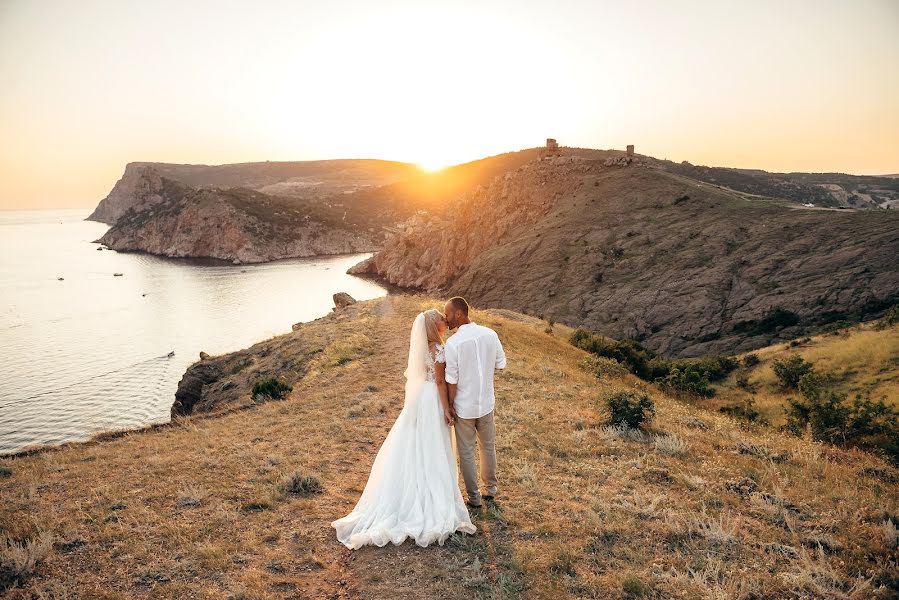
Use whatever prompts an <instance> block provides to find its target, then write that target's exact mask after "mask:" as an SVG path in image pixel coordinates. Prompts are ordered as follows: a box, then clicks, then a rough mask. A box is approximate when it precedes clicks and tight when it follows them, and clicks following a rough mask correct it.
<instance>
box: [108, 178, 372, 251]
mask: <svg viewBox="0 0 899 600" xmlns="http://www.w3.org/2000/svg"><path fill="white" fill-rule="evenodd" d="M134 176H135V179H134V181H132V182H131V185H132V190H133V194H134V198H133V204H132V206H130V207H129V208H128V210H127V211H126V212H125V213H124V214H123V215H121V216H120V217H119V218H118V220H117V221H116V223H115V224H114V225H113V226H112V227H111V228H110V229H109V231H107V232H106V234H104V235H103V237H102V238H100V239H99V240H98V242H99V243H101V244H105V245H106V246H108V247H109V248H112V249H113V250H118V251H126V252H127V251H142V252H148V253H150V254H157V255H160V256H168V257H208V258H217V259H222V260H228V261H232V262H235V263H258V262H266V261H270V260H276V259H281V258H293V257H304V256H318V255H324V254H344V253H355V252H368V251H371V250H373V249H376V248H377V247H378V245H379V243H380V240H378V239H377V237H376V236H375V235H374V234H373V233H372V232H370V231H367V230H362V231H360V230H359V229H358V228H357V229H356V230H353V229H351V228H349V227H346V226H345V225H343V223H341V222H338V221H336V219H335V218H333V216H331V217H329V216H328V215H317V214H316V213H315V209H314V208H311V209H310V208H309V207H308V206H307V207H302V206H298V205H296V204H295V203H294V202H293V201H292V200H291V199H285V198H280V197H275V196H269V195H266V194H262V193H260V192H255V191H253V190H248V189H219V188H195V187H192V186H188V185H185V184H182V183H180V182H177V181H174V180H171V179H167V178H165V177H162V176H161V175H160V174H159V172H158V171H157V170H156V169H154V168H153V167H147V166H145V167H142V168H141V169H139V170H138V171H136V173H135V175H134Z"/></svg>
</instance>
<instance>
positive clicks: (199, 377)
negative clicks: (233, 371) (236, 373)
mask: <svg viewBox="0 0 899 600" xmlns="http://www.w3.org/2000/svg"><path fill="white" fill-rule="evenodd" d="M224 374H225V373H224V371H223V370H222V368H221V366H220V365H218V364H215V363H212V362H208V361H205V360H204V361H203V362H199V363H196V364H194V365H192V366H191V367H190V368H189V369H188V370H187V371H186V372H185V373H184V376H183V377H181V381H179V382H178V389H177V390H176V391H175V403H174V404H173V405H172V418H175V417H178V416H184V415H189V414H191V413H193V412H194V408H195V407H196V406H197V404H200V403H201V401H202V400H203V388H205V387H206V386H207V385H211V384H214V383H215V382H217V381H218V380H219V379H221V378H222V377H223V376H224Z"/></svg>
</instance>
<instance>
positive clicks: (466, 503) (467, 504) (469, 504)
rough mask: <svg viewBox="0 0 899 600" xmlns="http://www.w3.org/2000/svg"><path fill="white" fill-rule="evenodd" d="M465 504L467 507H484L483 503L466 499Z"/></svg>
mask: <svg viewBox="0 0 899 600" xmlns="http://www.w3.org/2000/svg"><path fill="white" fill-rule="evenodd" d="M465 505H466V506H468V507H469V508H484V505H483V504H472V503H471V502H469V501H468V500H466V501H465Z"/></svg>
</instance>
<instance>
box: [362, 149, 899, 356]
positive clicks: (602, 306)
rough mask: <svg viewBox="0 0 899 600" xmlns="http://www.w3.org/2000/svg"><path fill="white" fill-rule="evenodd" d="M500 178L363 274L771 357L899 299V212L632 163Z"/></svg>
mask: <svg viewBox="0 0 899 600" xmlns="http://www.w3.org/2000/svg"><path fill="white" fill-rule="evenodd" d="M617 155H618V158H617V160H616V159H615V158H613V159H612V160H609V159H605V160H604V159H601V158H598V157H595V156H596V155H593V154H590V153H583V152H582V151H578V150H567V151H565V153H563V154H562V155H561V156H556V157H548V158H547V160H534V161H531V162H529V163H526V164H524V165H521V166H519V168H518V169H516V170H515V171H511V172H508V173H506V174H504V175H502V176H498V177H495V178H494V179H493V180H492V181H491V182H490V183H489V184H488V185H485V186H479V187H477V188H475V189H474V190H472V191H469V192H468V193H466V194H463V195H461V196H459V197H458V198H456V200H455V201H453V202H451V203H449V204H447V205H446V206H445V207H444V212H443V213H442V214H425V215H422V214H420V215H416V216H414V217H413V218H412V219H410V220H409V221H408V222H407V223H405V224H404V226H403V228H402V229H403V234H402V235H399V236H395V237H392V238H390V239H388V240H387V242H386V244H385V247H384V250H383V251H381V252H380V253H378V254H376V255H375V256H374V257H373V258H372V259H370V260H368V261H366V262H365V263H362V264H360V265H358V266H357V267H354V268H353V269H352V270H351V272H354V273H367V274H372V275H376V276H378V277H381V278H383V279H385V280H387V281H389V282H390V283H392V284H395V285H399V286H402V287H407V288H412V289H421V290H427V291H429V292H435V293H437V292H439V293H440V294H443V295H445V294H461V295H464V296H466V297H467V298H469V299H470V300H473V301H474V302H476V303H478V304H482V305H489V306H500V307H505V308H510V309H513V310H517V311H522V312H527V313H529V314H542V315H545V316H546V317H547V318H552V319H554V320H555V321H558V322H563V323H567V324H569V325H572V326H584V327H588V328H590V329H593V330H597V331H600V332H602V333H604V334H606V335H608V336H611V337H614V338H616V339H621V338H633V339H636V340H638V341H640V342H641V343H643V344H644V345H645V346H647V347H649V348H651V349H653V350H655V351H657V352H659V353H661V354H664V355H667V356H701V355H709V354H717V353H731V352H739V351H745V350H750V349H753V348H759V347H763V346H767V345H771V344H773V343H777V342H778V341H783V340H788V339H792V338H795V337H798V336H801V335H803V334H805V333H807V332H809V331H811V330H813V329H814V328H816V327H819V326H821V325H823V324H826V323H827V322H830V321H836V320H840V319H854V320H859V319H865V318H870V317H873V316H877V315H878V314H880V312H882V311H883V310H884V309H885V308H886V307H887V306H889V305H890V304H891V303H893V302H895V301H896V299H897V294H899V271H897V270H896V268H895V256H896V255H897V253H899V213H894V212H893V211H836V210H807V209H803V208H801V207H798V206H796V205H795V204H793V203H790V202H786V201H782V200H774V199H770V198H756V197H749V196H747V195H746V194H742V193H737V192H734V191H732V190H729V189H722V188H718V187H716V186H711V185H707V184H704V183H702V182H698V181H697V180H695V179H690V178H687V177H683V176H680V175H677V174H674V173H670V172H668V171H666V170H665V169H662V168H659V167H658V166H656V165H657V161H654V160H653V159H648V158H645V157H638V158H637V159H636V160H634V161H632V162H630V163H627V159H626V158H624V157H623V153H617Z"/></svg>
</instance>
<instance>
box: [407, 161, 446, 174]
mask: <svg viewBox="0 0 899 600" xmlns="http://www.w3.org/2000/svg"><path fill="white" fill-rule="evenodd" d="M415 165H416V166H417V167H418V168H419V169H421V170H422V171H424V172H425V173H437V172H438V171H442V170H444V169H445V168H447V167H448V166H449V165H448V164H446V163H443V162H438V161H434V160H420V161H418V162H416V163H415Z"/></svg>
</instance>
